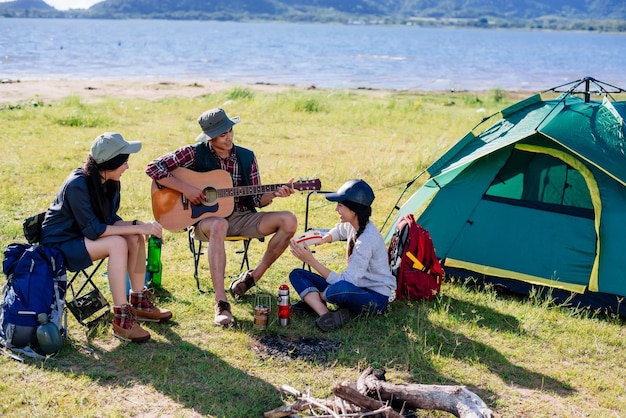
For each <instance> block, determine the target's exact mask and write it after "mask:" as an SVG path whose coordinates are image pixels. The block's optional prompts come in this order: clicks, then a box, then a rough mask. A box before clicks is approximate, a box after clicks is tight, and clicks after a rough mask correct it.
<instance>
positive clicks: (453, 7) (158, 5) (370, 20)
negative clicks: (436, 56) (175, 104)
mask: <svg viewBox="0 0 626 418" xmlns="http://www.w3.org/2000/svg"><path fill="white" fill-rule="evenodd" d="M0 13H1V14H2V16H4V17H23V16H25V15H28V16H29V17H68V18H69V17H74V18H106V19H118V18H124V19H128V18H136V19H200V20H206V19H213V20H238V21H249V20H282V21H308V22H343V23H353V24H410V25H422V26H435V25H437V26H440V25H456V26H479V27H505V28H506V27H515V28H520V27H525V28H549V29H576V30H612V31H625V30H626V1H624V0H308V1H305V0H212V1H206V0H105V1H103V2H101V3H97V4H95V5H94V6H92V7H91V8H90V9H88V10H70V11H67V12H61V11H58V10H56V9H53V8H51V7H50V6H48V5H47V4H46V3H44V2H43V1H41V0H17V1H13V2H8V3H0Z"/></svg>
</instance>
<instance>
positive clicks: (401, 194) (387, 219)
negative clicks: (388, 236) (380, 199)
mask: <svg viewBox="0 0 626 418" xmlns="http://www.w3.org/2000/svg"><path fill="white" fill-rule="evenodd" d="M425 172H426V170H422V172H421V173H419V174H418V175H417V176H415V177H413V179H411V180H410V181H409V182H408V183H407V184H406V186H404V190H402V193H400V196H399V197H398V200H396V203H394V205H393V207H392V208H391V210H390V211H389V214H388V215H387V218H386V219H385V222H383V225H382V226H381V227H380V231H384V230H385V226H386V225H387V222H388V221H389V218H391V214H392V213H393V211H394V210H400V206H398V203H399V202H400V200H401V199H402V197H403V196H404V194H405V193H406V191H407V190H409V187H411V186H412V185H413V183H415V181H416V180H417V179H418V178H420V177H421V176H422V174H424V173H425Z"/></svg>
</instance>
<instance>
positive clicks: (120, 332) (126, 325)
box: [113, 304, 150, 343]
mask: <svg viewBox="0 0 626 418" xmlns="http://www.w3.org/2000/svg"><path fill="white" fill-rule="evenodd" d="M113 335H114V336H116V337H117V338H119V339H120V340H124V341H130V342H133V343H143V342H145V341H148V340H149V339H150V333H149V332H148V331H146V330H145V329H143V328H141V325H139V324H138V323H137V318H136V316H135V312H134V311H133V307H132V306H130V305H129V304H124V305H122V306H119V307H118V306H114V307H113Z"/></svg>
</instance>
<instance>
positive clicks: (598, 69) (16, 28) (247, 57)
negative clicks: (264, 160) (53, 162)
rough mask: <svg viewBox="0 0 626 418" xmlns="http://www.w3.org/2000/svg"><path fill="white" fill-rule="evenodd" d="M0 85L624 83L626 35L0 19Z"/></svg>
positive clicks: (531, 86) (478, 86)
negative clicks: (113, 81) (117, 81)
mask: <svg viewBox="0 0 626 418" xmlns="http://www.w3.org/2000/svg"><path fill="white" fill-rule="evenodd" d="M0 34H1V35H0V78H8V79H22V80H24V79H90V78H109V77H110V78H127V79H156V80H167V79H173V78H175V79H189V80H193V79H194V78H195V79H199V78H201V79H211V80H214V81H227V82H235V83H236V82H241V83H257V82H258V83H278V84H296V85H315V86H317V87H321V88H381V89H399V90H403V89H416V90H447V89H456V90H484V89H492V88H502V89H507V90H509V89H514V90H529V91H540V90H544V89H548V88H550V87H554V86H557V85H561V84H564V83H567V82H570V81H574V80H578V79H580V78H582V77H585V76H591V77H594V78H596V79H598V80H600V81H604V82H607V83H610V84H613V85H617V86H620V87H626V35H624V34H612V33H582V32H544V31H518V30H489V29H451V28H419V27H411V26H365V25H337V24H332V25H331V24H326V25H323V24H296V23H237V22H213V21H165V20H76V19H0Z"/></svg>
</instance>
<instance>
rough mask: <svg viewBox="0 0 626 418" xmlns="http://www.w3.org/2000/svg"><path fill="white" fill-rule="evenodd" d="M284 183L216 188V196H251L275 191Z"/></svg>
mask: <svg viewBox="0 0 626 418" xmlns="http://www.w3.org/2000/svg"><path fill="white" fill-rule="evenodd" d="M284 185H285V184H264V185H257V186H238V187H230V188H227V189H219V190H217V197H218V198H219V197H237V196H252V195H255V194H263V193H267V192H275V191H276V190H278V188H279V187H281V186H284Z"/></svg>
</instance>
